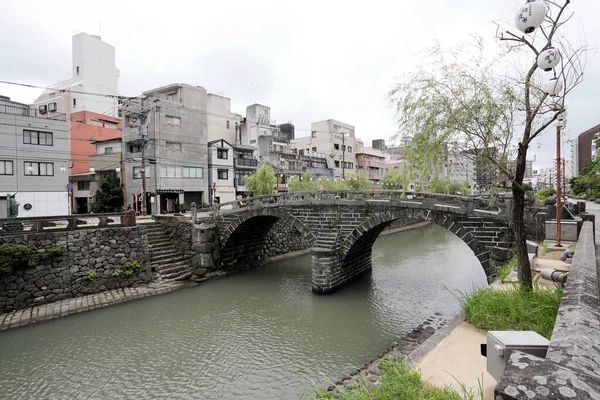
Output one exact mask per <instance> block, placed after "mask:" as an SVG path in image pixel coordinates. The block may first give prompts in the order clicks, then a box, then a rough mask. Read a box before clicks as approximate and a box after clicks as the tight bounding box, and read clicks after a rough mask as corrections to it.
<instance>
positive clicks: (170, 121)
mask: <svg viewBox="0 0 600 400" xmlns="http://www.w3.org/2000/svg"><path fill="white" fill-rule="evenodd" d="M167 124H171V125H175V126H181V118H180V117H172V116H170V115H167Z"/></svg>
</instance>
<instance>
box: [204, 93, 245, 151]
mask: <svg viewBox="0 0 600 400" xmlns="http://www.w3.org/2000/svg"><path fill="white" fill-rule="evenodd" d="M207 102H208V103H207V108H208V116H207V119H208V140H209V141H214V140H219V139H223V140H226V141H227V142H228V143H231V144H236V143H241V142H240V140H241V138H240V137H239V132H238V131H239V126H240V124H241V123H242V120H243V117H242V116H241V115H239V114H235V113H232V112H231V99H229V98H228V97H224V96H220V95H217V94H213V93H208V95H207Z"/></svg>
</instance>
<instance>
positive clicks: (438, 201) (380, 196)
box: [215, 190, 511, 221]
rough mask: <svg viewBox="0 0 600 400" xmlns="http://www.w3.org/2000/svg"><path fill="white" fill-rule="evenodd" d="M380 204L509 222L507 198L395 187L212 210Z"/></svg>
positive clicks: (253, 200)
mask: <svg viewBox="0 0 600 400" xmlns="http://www.w3.org/2000/svg"><path fill="white" fill-rule="evenodd" d="M369 203H371V204H382V205H385V204H387V205H389V206H392V207H398V206H401V207H406V208H419V209H428V210H435V211H443V212H452V213H454V214H464V215H479V216H481V217H485V218H491V219H498V220H503V221H508V220H509V217H510V213H511V210H510V205H511V204H510V200H507V199H499V200H498V201H497V202H496V204H494V205H493V206H490V205H489V203H488V201H487V200H484V199H480V198H477V197H472V196H455V195H444V194H434V193H411V192H402V191H397V190H389V191H388V190H344V191H311V192H293V193H279V194H272V195H264V196H255V197H248V198H245V199H242V200H238V201H232V202H228V203H222V204H216V205H215V209H216V210H218V211H219V212H221V213H223V214H226V213H230V212H239V211H243V210H248V209H254V208H262V207H285V206H289V205H294V206H299V205H349V204H369Z"/></svg>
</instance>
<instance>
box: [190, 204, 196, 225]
mask: <svg viewBox="0 0 600 400" xmlns="http://www.w3.org/2000/svg"><path fill="white" fill-rule="evenodd" d="M190 211H191V212H192V222H193V223H196V222H197V221H198V210H197V209H196V203H195V202H192V204H191V205H190Z"/></svg>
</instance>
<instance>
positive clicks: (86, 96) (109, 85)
mask: <svg viewBox="0 0 600 400" xmlns="http://www.w3.org/2000/svg"><path fill="white" fill-rule="evenodd" d="M72 43H73V44H72V45H73V49H72V56H71V57H72V58H71V69H72V75H71V79H68V80H66V81H62V82H59V83H56V84H54V85H52V86H49V87H48V89H46V90H45V91H44V92H43V93H42V94H41V95H40V97H38V98H37V99H36V100H35V101H34V106H35V107H36V109H37V110H38V112H39V113H40V114H42V115H45V114H47V115H50V116H52V115H55V114H67V116H68V115H70V114H71V113H74V112H77V111H91V112H95V113H98V114H104V115H109V116H113V117H117V116H118V115H117V104H118V99H117V97H116V96H118V94H119V84H118V80H119V70H118V69H117V68H116V67H115V48H114V47H113V46H111V45H110V44H108V43H105V42H103V41H102V40H101V39H100V37H99V36H94V35H88V34H87V33H79V34H77V35H75V36H73V39H72Z"/></svg>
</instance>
